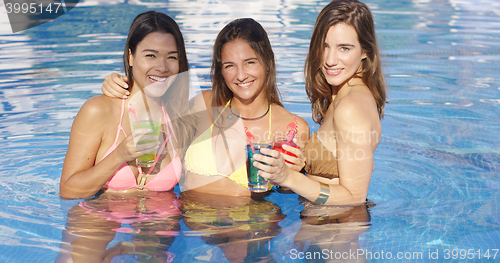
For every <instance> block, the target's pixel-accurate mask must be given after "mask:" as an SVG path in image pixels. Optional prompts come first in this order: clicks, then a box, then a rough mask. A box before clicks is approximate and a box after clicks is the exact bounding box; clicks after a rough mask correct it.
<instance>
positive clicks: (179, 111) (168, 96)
mask: <svg viewBox="0 0 500 263" xmlns="http://www.w3.org/2000/svg"><path fill="white" fill-rule="evenodd" d="M155 32H159V33H167V34H172V35H173V36H174V39H175V43H176V45H177V55H178V62H179V74H178V76H177V78H176V80H175V82H174V83H173V84H172V86H171V87H170V88H169V89H168V90H167V92H166V93H165V94H164V95H163V96H162V100H163V101H164V102H166V101H168V103H166V104H165V109H166V111H167V113H168V114H169V116H171V118H172V119H173V126H174V130H175V133H176V134H179V135H180V136H177V138H181V139H180V140H179V145H178V148H183V147H185V146H186V145H188V144H189V142H190V140H191V139H192V137H193V136H194V133H195V126H196V124H195V121H194V120H192V119H191V118H188V117H183V118H180V116H181V115H182V116H184V115H185V114H189V111H188V110H189V109H188V108H189V103H188V102H189V74H188V69H189V64H188V60H187V56H186V48H185V45H184V37H183V36H182V33H181V30H180V29H179V25H177V23H176V22H175V21H174V20H173V19H172V18H171V17H169V16H168V15H166V14H164V13H160V12H156V11H148V12H145V13H142V14H139V15H138V16H136V17H135V19H134V21H133V22H132V25H131V26H130V30H129V33H128V37H127V42H126V44H125V49H124V52H123V65H124V67H125V73H126V75H127V77H128V85H129V87H132V86H133V83H134V76H133V74H132V67H131V66H130V64H129V50H130V53H131V54H132V55H133V54H135V52H136V49H137V45H138V44H139V43H140V42H141V41H142V40H143V39H144V38H145V37H146V36H147V35H148V34H151V33H155ZM174 119H175V120H174Z"/></svg>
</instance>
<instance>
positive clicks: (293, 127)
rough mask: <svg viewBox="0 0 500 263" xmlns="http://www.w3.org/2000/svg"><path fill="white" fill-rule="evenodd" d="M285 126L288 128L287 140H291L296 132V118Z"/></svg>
mask: <svg viewBox="0 0 500 263" xmlns="http://www.w3.org/2000/svg"><path fill="white" fill-rule="evenodd" d="M286 128H287V129H288V130H289V131H288V141H289V142H291V141H292V140H293V137H295V134H296V133H297V118H295V119H294V120H293V122H292V123H290V124H288V126H286Z"/></svg>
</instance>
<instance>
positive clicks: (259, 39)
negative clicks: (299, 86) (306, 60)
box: [210, 18, 283, 107]
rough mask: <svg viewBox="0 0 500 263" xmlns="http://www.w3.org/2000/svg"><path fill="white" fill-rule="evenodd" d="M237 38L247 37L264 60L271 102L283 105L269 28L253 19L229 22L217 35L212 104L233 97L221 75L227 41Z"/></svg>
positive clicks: (211, 74) (267, 91)
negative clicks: (268, 32)
mask: <svg viewBox="0 0 500 263" xmlns="http://www.w3.org/2000/svg"><path fill="white" fill-rule="evenodd" d="M236 39H242V40H245V41H246V42H247V43H248V44H249V45H250V47H252V49H253V50H254V51H255V53H257V55H258V56H259V58H260V59H261V60H262V62H263V63H264V65H265V67H266V68H265V70H266V72H267V75H266V81H265V83H264V85H265V87H264V88H265V91H266V93H267V99H268V101H269V102H270V103H274V104H278V105H280V106H283V105H282V104H281V100H280V95H279V92H278V87H277V85H276V63H275V61H274V52H273V49H272V47H271V42H269V38H268V37H267V33H266V30H264V28H263V27H262V26H261V25H260V24H259V23H258V22H257V21H255V20H253V19H251V18H240V19H236V20H234V21H232V22H230V23H229V24H227V25H226V26H225V27H224V28H223V29H222V30H221V31H220V32H219V34H218V35H217V39H216V40H215V43H214V51H213V59H212V69H211V72H210V76H211V78H212V106H214V107H218V106H222V105H224V104H226V102H228V101H229V100H230V99H231V98H233V92H232V91H231V90H230V89H229V87H228V86H227V85H226V82H225V81H224V77H223V76H222V56H221V53H222V46H224V44H226V43H227V42H230V41H232V40H236Z"/></svg>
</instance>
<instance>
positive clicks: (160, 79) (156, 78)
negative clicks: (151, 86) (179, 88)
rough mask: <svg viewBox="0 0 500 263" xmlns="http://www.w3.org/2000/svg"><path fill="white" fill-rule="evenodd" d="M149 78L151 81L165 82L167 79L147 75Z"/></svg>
mask: <svg viewBox="0 0 500 263" xmlns="http://www.w3.org/2000/svg"><path fill="white" fill-rule="evenodd" d="M149 78H150V79H151V80H153V81H157V82H165V81H166V80H167V78H160V77H156V76H149Z"/></svg>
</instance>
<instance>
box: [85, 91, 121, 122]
mask: <svg viewBox="0 0 500 263" xmlns="http://www.w3.org/2000/svg"><path fill="white" fill-rule="evenodd" d="M119 103H121V100H117V99H115V98H109V97H107V96H105V95H98V96H95V97H92V98H90V99H88V100H87V101H86V102H85V103H84V104H83V106H82V107H81V109H80V111H79V112H78V115H77V117H76V119H77V120H80V119H81V120H84V121H86V122H89V123H92V122H93V123H96V122H97V121H99V120H104V119H107V118H108V117H109V116H110V115H111V113H112V112H113V110H114V109H115V108H116V107H115V105H118V104H119Z"/></svg>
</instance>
